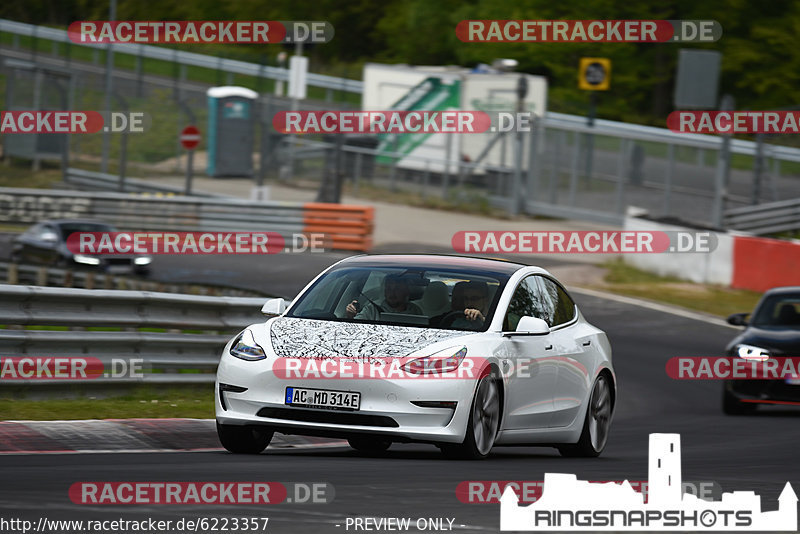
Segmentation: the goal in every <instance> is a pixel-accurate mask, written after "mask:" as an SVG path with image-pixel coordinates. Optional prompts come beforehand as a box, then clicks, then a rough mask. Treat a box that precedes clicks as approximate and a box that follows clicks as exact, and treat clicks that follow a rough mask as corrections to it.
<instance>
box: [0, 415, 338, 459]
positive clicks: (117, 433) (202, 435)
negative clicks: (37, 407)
mask: <svg viewBox="0 0 800 534" xmlns="http://www.w3.org/2000/svg"><path fill="white" fill-rule="evenodd" d="M346 445H347V442H346V441H342V440H330V439H325V438H315V437H305V436H287V435H283V434H278V433H276V434H275V437H273V438H272V443H270V446H269V449H307V448H319V447H344V446H346ZM218 450H223V449H222V447H221V445H220V443H219V440H218V439H217V431H216V427H215V423H214V420H213V419H104V420H98V419H91V420H77V421H0V454H80V453H92V454H96V453H139V452H200V451H218Z"/></svg>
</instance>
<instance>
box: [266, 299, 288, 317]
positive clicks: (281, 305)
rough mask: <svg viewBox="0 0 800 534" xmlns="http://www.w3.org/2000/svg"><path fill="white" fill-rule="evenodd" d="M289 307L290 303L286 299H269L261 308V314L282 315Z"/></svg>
mask: <svg viewBox="0 0 800 534" xmlns="http://www.w3.org/2000/svg"><path fill="white" fill-rule="evenodd" d="M288 307H289V303H288V302H286V301H285V300H284V299H269V300H268V301H267V302H265V303H264V305H263V306H262V307H261V313H263V314H264V315H281V314H282V313H283V312H285V311H286V308H288Z"/></svg>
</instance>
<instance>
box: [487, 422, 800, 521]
mask: <svg viewBox="0 0 800 534" xmlns="http://www.w3.org/2000/svg"><path fill="white" fill-rule="evenodd" d="M681 477H682V472H681V441H680V434H650V457H649V462H648V481H647V484H648V495H649V498H648V501H647V502H646V503H645V501H644V498H643V496H642V494H641V493H638V492H637V491H636V490H635V489H634V488H633V487H632V486H631V484H630V483H629V482H628V481H627V480H626V481H625V482H623V483H622V484H616V483H613V482H611V483H592V482H588V481H585V480H578V479H577V477H576V476H575V475H569V474H554V473H546V474H545V476H544V487H543V490H542V495H541V497H540V498H539V499H537V500H536V502H534V503H533V504H530V505H527V506H520V499H519V497H517V495H516V494H515V493H514V490H513V489H512V488H511V487H506V488H505V491H504V492H503V496H502V497H501V498H500V530H502V531H509V530H516V531H527V532H532V531H633V530H635V531H681V532H686V531H701V532H705V531H737V532H752V531H793V532H794V531H796V530H797V495H796V494H795V492H794V489H793V488H792V485H791V484H790V483H789V482H787V483H786V485H785V486H784V488H783V491H782V492H781V494H780V496H779V497H778V509H777V510H773V511H768V512H762V511H761V497H760V496H758V495H756V494H755V493H754V492H750V491H734V492H731V493H723V494H722V499H721V500H719V501H706V500H703V499H700V498H699V497H697V496H695V495H692V494H689V493H684V492H683V485H682V482H681Z"/></svg>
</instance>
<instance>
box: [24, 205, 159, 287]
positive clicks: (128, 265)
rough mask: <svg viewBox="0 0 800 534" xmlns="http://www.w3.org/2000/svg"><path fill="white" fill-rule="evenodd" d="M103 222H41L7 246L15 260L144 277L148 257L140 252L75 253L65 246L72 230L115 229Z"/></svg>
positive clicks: (113, 230) (114, 230)
mask: <svg viewBox="0 0 800 534" xmlns="http://www.w3.org/2000/svg"><path fill="white" fill-rule="evenodd" d="M116 231H117V230H116V229H115V228H114V227H113V226H111V225H109V224H106V223H102V222H97V221H90V220H74V219H63V220H53V221H42V222H40V223H38V224H35V225H33V226H31V227H30V228H28V230H27V231H25V233H23V234H21V235H19V236H17V237H16V238H15V239H14V241H13V243H12V245H11V260H12V261H13V262H16V263H40V264H46V265H53V266H55V267H61V268H65V269H66V268H73V267H85V268H92V269H99V270H102V271H105V272H109V273H127V272H135V273H136V274H139V275H142V276H146V275H147V274H148V273H149V271H150V262H151V261H152V258H151V257H150V256H146V255H143V254H129V255H110V254H104V255H98V254H92V255H88V254H75V253H73V252H72V251H71V250H69V248H67V239H68V238H69V236H70V235H71V234H73V233H75V232H116Z"/></svg>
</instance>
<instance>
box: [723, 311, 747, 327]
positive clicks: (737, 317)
mask: <svg viewBox="0 0 800 534" xmlns="http://www.w3.org/2000/svg"><path fill="white" fill-rule="evenodd" d="M749 315H750V314H749V313H734V314H733V315H731V316H729V317H728V324H732V325H733V326H747V325H748V323H749V321H748V316H749Z"/></svg>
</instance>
